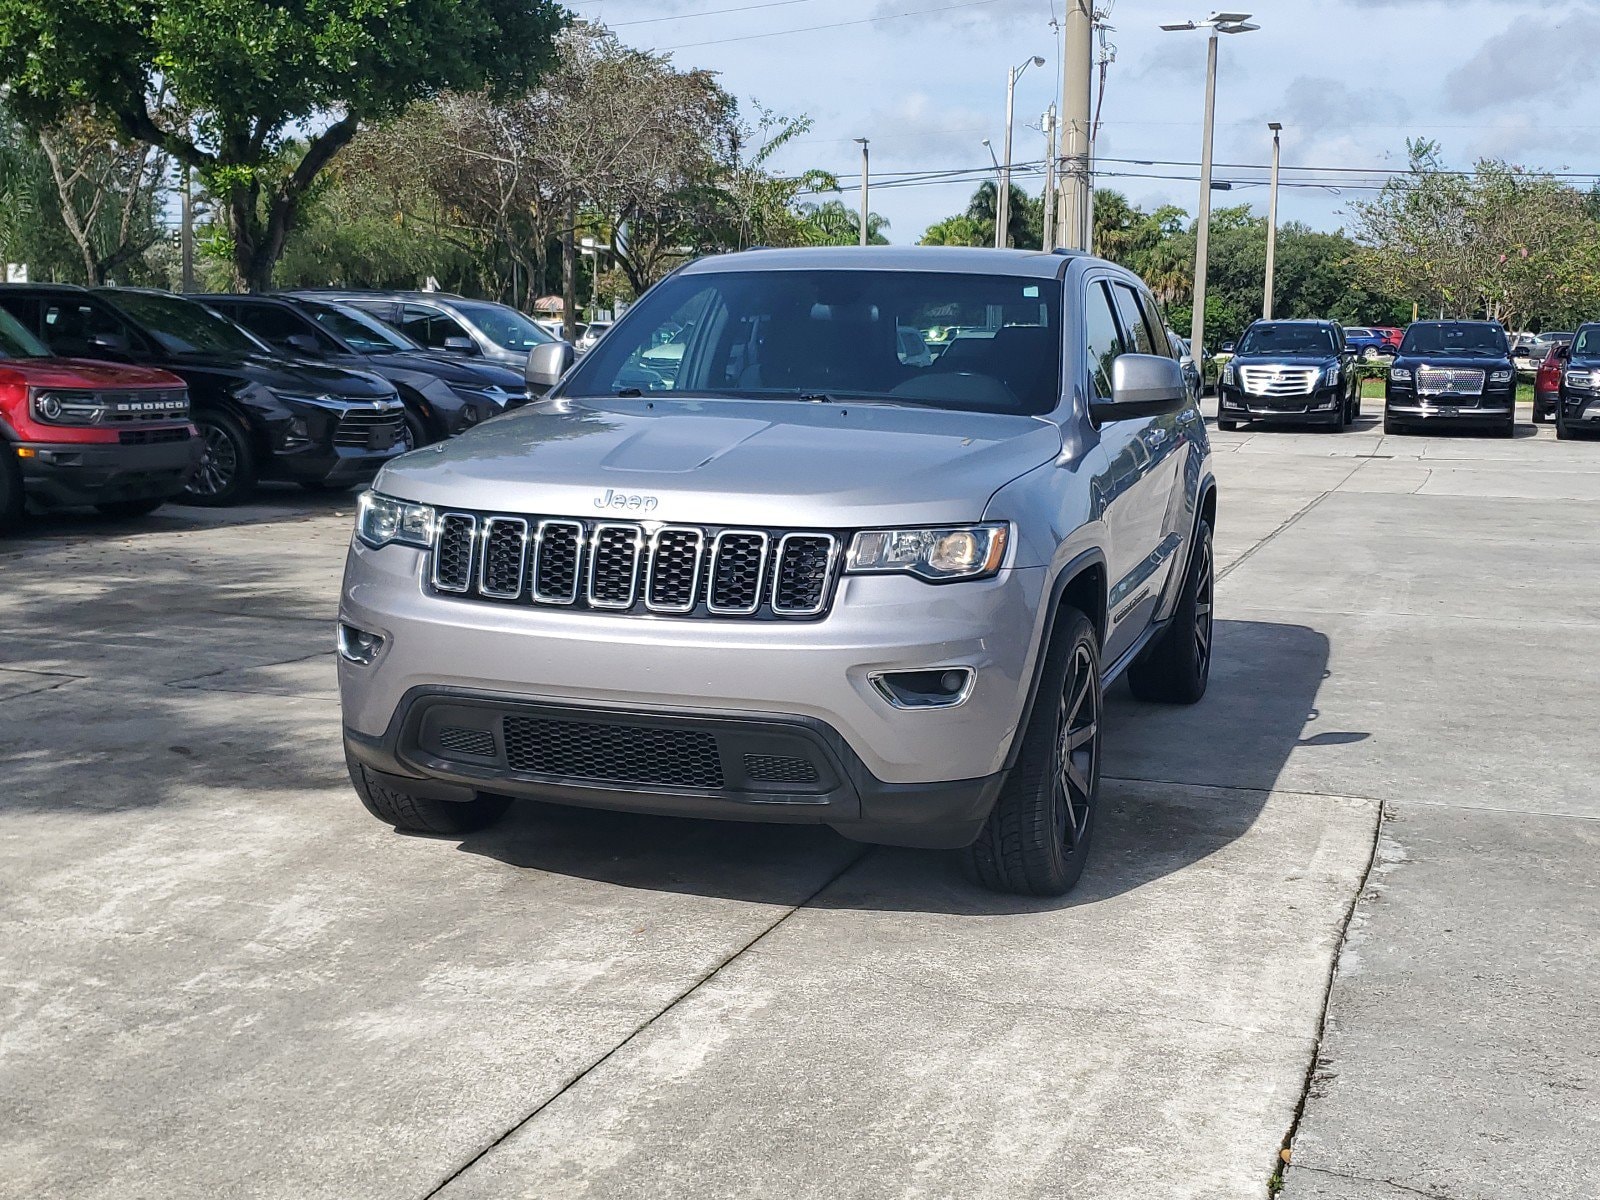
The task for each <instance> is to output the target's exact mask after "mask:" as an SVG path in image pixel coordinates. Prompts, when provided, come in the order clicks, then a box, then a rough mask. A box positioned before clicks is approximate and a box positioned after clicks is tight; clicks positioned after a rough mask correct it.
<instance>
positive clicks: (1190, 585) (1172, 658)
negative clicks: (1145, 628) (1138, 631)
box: [1128, 518, 1216, 704]
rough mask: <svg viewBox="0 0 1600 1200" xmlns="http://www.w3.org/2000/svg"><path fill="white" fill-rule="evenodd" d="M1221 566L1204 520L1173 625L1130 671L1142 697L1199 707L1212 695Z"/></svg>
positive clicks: (1136, 692) (1131, 683) (1135, 690)
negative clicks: (1215, 606) (1214, 610)
mask: <svg viewBox="0 0 1600 1200" xmlns="http://www.w3.org/2000/svg"><path fill="white" fill-rule="evenodd" d="M1215 563H1216V560H1215V556H1214V555H1213V553H1212V549H1211V525H1210V523H1209V522H1207V521H1206V520H1205V519H1204V518H1201V520H1200V526H1199V528H1198V529H1197V530H1196V531H1195V543H1194V549H1193V550H1192V551H1191V552H1190V554H1189V566H1188V569H1187V572H1186V573H1185V575H1184V578H1183V592H1182V594H1181V595H1180V596H1179V597H1178V607H1177V609H1176V610H1175V611H1174V612H1173V614H1172V623H1171V624H1170V625H1168V626H1167V628H1166V631H1165V632H1164V633H1162V635H1161V636H1160V637H1159V638H1157V639H1156V640H1155V641H1154V642H1153V643H1151V645H1150V646H1149V647H1148V648H1147V649H1146V650H1145V652H1144V653H1143V654H1141V655H1140V656H1139V657H1138V658H1137V659H1135V660H1134V662H1133V665H1132V666H1131V667H1129V668H1128V686H1129V687H1131V688H1132V689H1133V694H1134V695H1135V696H1137V697H1138V698H1139V699H1141V700H1149V701H1153V702H1155V703H1157V704H1193V703H1195V702H1196V701H1197V700H1199V699H1200V697H1202V696H1204V695H1205V694H1206V684H1207V683H1208V682H1210V679H1211V634H1212V629H1213V623H1212V607H1213V603H1214V597H1215V593H1216V570H1215Z"/></svg>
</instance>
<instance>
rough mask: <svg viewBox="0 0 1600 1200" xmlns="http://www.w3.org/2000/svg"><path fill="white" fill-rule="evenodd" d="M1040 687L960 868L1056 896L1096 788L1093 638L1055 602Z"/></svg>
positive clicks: (992, 885) (1079, 617)
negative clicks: (1012, 759) (1057, 612)
mask: <svg viewBox="0 0 1600 1200" xmlns="http://www.w3.org/2000/svg"><path fill="white" fill-rule="evenodd" d="M1048 653H1049V657H1048V658H1047V660H1046V662H1045V669H1044V675H1043V677H1042V678H1041V680H1040V682H1039V694H1038V696H1037V697H1036V698H1035V700H1034V703H1033V710H1032V712H1030V713H1029V714H1028V724H1027V728H1026V729H1025V730H1024V731H1023V733H1022V748H1021V751H1020V753H1019V754H1018V757H1017V763H1016V766H1015V767H1013V768H1012V770H1011V773H1010V774H1009V775H1008V776H1007V777H1006V782H1005V786H1004V787H1003V788H1001V790H1000V796H999V798H998V799H997V800H996V801H995V804H994V808H993V810H991V811H990V813H989V819H988V821H987V822H985V824H984V827H983V832H982V833H980V834H979V835H978V840H977V841H975V842H974V843H973V844H972V845H971V846H969V847H968V848H967V849H966V850H964V851H963V852H962V854H963V856H964V866H965V868H966V871H967V874H968V875H969V876H970V877H971V878H972V879H973V880H974V881H975V882H977V883H979V884H981V885H982V886H984V887H986V888H988V889H990V890H991V891H996V892H1010V893H1014V894H1016V895H1022V896H1061V895H1064V894H1066V893H1067V892H1069V891H1071V890H1072V888H1073V886H1074V885H1075V884H1076V883H1077V882H1078V879H1079V877H1080V876H1081V875H1082V874H1083V867H1084V864H1085V863H1086V862H1087V861H1088V858H1089V842H1090V838H1091V836H1092V834H1093V832H1094V816H1095V810H1096V808H1097V807H1098V799H1099V791H1100V746H1101V735H1100V727H1101V719H1102V713H1103V710H1104V697H1103V695H1102V693H1101V689H1100V636H1099V634H1098V633H1097V632H1096V631H1095V628H1094V626H1093V624H1091V623H1090V621H1089V618H1088V617H1086V616H1084V614H1083V613H1081V612H1079V611H1077V610H1076V609H1063V610H1062V613H1061V617H1060V620H1059V621H1058V622H1057V627H1056V632H1055V636H1054V637H1053V638H1052V639H1051V642H1050V649H1049V652H1048Z"/></svg>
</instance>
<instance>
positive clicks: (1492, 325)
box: [1410, 318, 1505, 330]
mask: <svg viewBox="0 0 1600 1200" xmlns="http://www.w3.org/2000/svg"><path fill="white" fill-rule="evenodd" d="M1432 325H1482V326H1485V327H1486V328H1489V329H1500V330H1503V329H1504V328H1505V326H1503V325H1501V324H1500V322H1499V321H1474V320H1472V319H1471V318H1463V319H1461V320H1459V321H1452V320H1444V321H1413V322H1411V326H1410V328H1412V329H1425V328H1427V327H1429V326H1432Z"/></svg>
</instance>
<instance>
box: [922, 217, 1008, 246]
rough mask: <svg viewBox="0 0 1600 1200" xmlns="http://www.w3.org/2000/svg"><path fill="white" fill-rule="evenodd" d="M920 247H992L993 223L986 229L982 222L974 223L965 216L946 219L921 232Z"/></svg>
mask: <svg viewBox="0 0 1600 1200" xmlns="http://www.w3.org/2000/svg"><path fill="white" fill-rule="evenodd" d="M918 244H919V245H922V246H992V245H994V223H993V222H992V221H991V222H990V223H989V226H988V228H985V227H984V224H983V222H982V221H975V220H973V219H972V218H971V217H969V216H967V215H966V214H964V213H963V214H962V215H960V216H955V217H946V218H945V219H944V220H942V221H939V222H937V223H936V224H933V225H929V226H928V228H927V229H925V230H923V233H922V238H921V240H920V241H919V242H918Z"/></svg>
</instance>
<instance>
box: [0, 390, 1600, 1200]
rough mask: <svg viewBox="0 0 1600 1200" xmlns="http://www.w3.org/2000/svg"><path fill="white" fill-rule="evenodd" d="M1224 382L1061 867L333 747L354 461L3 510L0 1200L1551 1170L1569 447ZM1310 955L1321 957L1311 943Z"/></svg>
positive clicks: (1491, 1191) (1568, 754)
mask: <svg viewBox="0 0 1600 1200" xmlns="http://www.w3.org/2000/svg"><path fill="white" fill-rule="evenodd" d="M1521 433H1522V435H1523V436H1521V437H1519V438H1518V439H1516V440H1515V441H1511V442H1496V441H1487V440H1482V439H1476V438H1455V437H1441V438H1426V439H1424V438H1388V437H1384V436H1383V435H1382V434H1381V433H1380V432H1378V431H1377V430H1376V429H1375V428H1374V426H1373V423H1372V421H1371V420H1370V419H1368V420H1366V421H1364V422H1363V423H1362V426H1361V427H1360V428H1359V429H1357V430H1356V431H1353V432H1350V433H1346V434H1343V435H1332V434H1326V433H1315V432H1305V433H1301V432H1292V431H1266V432H1258V431H1254V430H1252V429H1249V428H1247V429H1246V430H1244V431H1242V432H1240V433H1235V434H1214V441H1215V445H1216V449H1217V463H1218V473H1219V476H1220V480H1221V483H1222V486H1223V489H1224V490H1223V499H1222V507H1221V514H1220V519H1219V528H1218V533H1217V537H1218V565H1219V569H1220V571H1221V572H1222V575H1221V578H1220V581H1219V587H1218V604H1219V612H1220V613H1221V615H1222V621H1221V624H1220V625H1219V628H1218V631H1217V639H1216V645H1217V659H1216V662H1215V666H1214V672H1213V683H1212V690H1211V693H1210V695H1209V696H1208V697H1207V699H1206V700H1205V701H1204V702H1203V703H1202V704H1200V705H1198V706H1196V707H1194V708H1192V709H1161V708H1157V707H1153V706H1146V705H1141V704H1138V703H1136V702H1134V701H1133V700H1132V699H1131V698H1129V697H1128V696H1127V695H1126V694H1125V693H1124V692H1123V691H1122V689H1118V694H1117V695H1116V696H1115V697H1114V698H1113V703H1112V705H1111V710H1110V721H1111V725H1112V727H1113V730H1114V733H1113V734H1112V736H1111V740H1110V744H1109V746H1108V748H1107V759H1106V762H1105V771H1106V774H1107V778H1106V780H1105V783H1104V788H1103V803H1104V809H1103V812H1102V814H1101V824H1100V826H1099V829H1098V832H1097V845H1096V853H1095V856H1094V858H1093V859H1092V861H1091V865H1090V867H1089V870H1088V872H1087V874H1086V875H1085V878H1084V881H1083V883H1082V885H1081V886H1080V888H1079V889H1078V891H1076V892H1075V893H1073V894H1072V895H1071V896H1069V897H1067V898H1065V899H1064V900H1059V901H1050V902H1043V901H1027V902H1024V901H1020V900H1017V899H1015V898H1003V897H996V896H991V895H987V894H983V893H979V892H975V891H974V890H972V889H971V888H970V887H969V886H968V885H967V884H966V883H965V882H963V881H962V880H961V878H960V877H959V875H957V874H956V873H955V872H954V871H953V870H952V869H951V866H950V864H949V863H948V861H947V860H945V859H944V858H942V857H940V856H936V855H931V854H922V853H917V852H912V851H899V850H887V849H873V848H868V847H862V846H858V845H855V844H852V843H849V842H846V841H844V840H843V839H840V838H838V837H836V836H835V835H833V834H831V833H829V832H827V831H822V830H805V829H798V828H786V827H754V826H740V825H727V824H714V823H695V822H688V821H675V820H668V819H663V818H649V817H641V816H627V815H615V814H604V813H591V812H581V811H573V810H563V809H558V808H547V807H540V806H534V805H527V806H523V807H521V808H519V809H517V810H515V811H514V812H513V814H512V815H511V817H510V818H509V819H508V821H507V822H506V823H505V824H504V825H503V826H502V827H500V828H497V829H496V830H494V831H491V832H489V833H484V834H475V835H472V836H471V837H468V838H466V839H459V838H458V839H433V838H419V837H403V836H400V835H397V834H395V833H393V832H392V831H391V830H389V829H388V828H387V827H385V826H383V825H380V824H379V823H377V822H375V821H374V820H372V819H371V818H370V817H369V816H368V815H367V814H366V813H365V812H364V811H363V810H362V809H361V808H360V805H359V804H358V803H357V801H356V800H355V797H354V795H353V794H352V793H351V791H350V789H349V785H348V782H347V781H346V780H345V778H344V775H343V764H342V761H341V758H340V753H339V738H338V711H337V702H336V698H335V689H334V680H333V664H332V655H331V652H330V642H331V619H332V616H333V612H334V608H335V604H336V599H337V587H338V574H339V568H340V563H341V559H342V553H343V546H344V543H345V541H346V540H347V537H348V530H349V524H350V515H351V504H352V498H351V497H349V496H343V497H327V496H304V495H302V494H300V493H297V492H291V491H286V490H280V491H266V492H264V493H263V494H262V496H261V498H260V500H259V501H258V502H257V503H256V504H254V505H252V506H251V507H250V508H249V509H247V510H236V511H235V512H233V513H231V514H227V515H221V514H217V513H211V512H204V511H201V510H192V509H182V508H172V509H168V510H163V512H162V513H161V514H158V515H157V516H155V517H152V518H150V519H148V520H146V521H143V522H126V523H108V522H105V521H102V520H96V519H91V518H87V517H71V516H67V517H55V518H51V519H50V520H49V521H48V522H39V523H37V524H36V525H35V526H34V527H33V528H32V529H31V530H30V531H29V532H28V533H27V534H25V535H24V536H22V537H20V538H18V539H15V540H13V541H11V542H8V543H5V544H4V545H0V579H3V580H4V587H3V589H0V772H3V774H0V780H3V781H4V782H3V783H0V878H3V880H4V882H5V886H4V888H3V889H0V923H3V925H0V927H3V928H4V930H5V931H6V936H5V937H4V938H3V939H0V1196H6V1197H13V1196H14V1197H19V1198H21V1197H29V1198H32V1197H42V1196H71V1197H107V1198H110V1197H117V1198H119V1200H122V1198H128V1197H163V1198H166V1197H188V1196H195V1197H201V1196H205V1197H210V1196H217V1195H240V1196H245V1195H248V1196H268V1197H286V1198H287V1197H296V1198H299V1197H314V1196H328V1197H335V1196H337V1197H396V1196H401V1197H406V1196H409V1197H426V1196H431V1195H442V1196H447V1197H451V1198H454V1200H460V1198H463V1197H490V1196H493V1197H502V1196H527V1197H553V1196H562V1197H565V1196H590V1197H631V1196H638V1197H674V1196H684V1197H688V1196H696V1197H699V1196H712V1195H730V1196H732V1195H737V1196H771V1197H812V1196H815V1197H839V1196H850V1197H854V1196H859V1197H882V1196H926V1197H942V1196H956V1195H961V1196H973V1197H989V1196H993V1197H1008V1198H1009V1197H1032V1196H1038V1197H1046V1196H1049V1197H1084V1198H1091V1197H1092V1198H1100V1197H1110V1198H1121V1197H1129V1198H1132V1197H1141V1198H1143V1197H1150V1196H1161V1197H1196V1198H1201V1197H1206V1198H1209V1197H1227V1198H1233V1197H1254V1196H1266V1195H1268V1192H1269V1186H1276V1185H1275V1184H1271V1183H1269V1179H1270V1177H1271V1176H1272V1174H1273V1172H1274V1170H1275V1169H1276V1167H1277V1164H1278V1163H1279V1151H1280V1149H1281V1148H1282V1147H1283V1145H1284V1144H1285V1141H1286V1139H1287V1140H1289V1142H1290V1143H1291V1149H1292V1154H1293V1162H1294V1165H1293V1166H1292V1167H1290V1168H1289V1169H1288V1171H1287V1173H1286V1177H1285V1179H1284V1180H1283V1186H1284V1187H1285V1188H1286V1190H1287V1194H1288V1195H1289V1196H1290V1197H1291V1198H1293V1200H1302V1198H1305V1197H1312V1198H1323V1200H1326V1198H1334V1197H1336V1198H1341V1200H1343V1198H1349V1197H1359V1198H1367V1197H1372V1198H1389V1197H1398V1196H1408V1195H1416V1194H1422V1195H1428V1196H1434V1197H1444V1198H1446V1200H1478V1198H1479V1197H1482V1198H1485V1200H1487V1198H1488V1197H1503V1196H1506V1195H1521V1194H1536V1195H1540V1196H1554V1197H1565V1196H1572V1197H1579V1196H1593V1195H1595V1194H1600V1164H1597V1163H1596V1161H1595V1160H1594V1158H1593V1152H1592V1148H1593V1146H1594V1145H1596V1144H1600V1109H1597V1104H1596V1099H1595V1097H1596V1095H1597V1094H1600V1058H1597V1057H1596V1054H1595V1051H1594V1037H1593V1030H1594V1029H1595V1028H1596V1027H1597V1026H1600V961H1597V952H1596V949H1595V938H1594V923H1595V917H1594V914H1595V912H1596V911H1597V908H1600V906H1597V905H1596V903H1595V901H1596V887H1595V883H1594V872H1593V864H1594V862H1595V861H1596V855H1595V851H1596V841H1597V832H1596V831H1597V829H1600V826H1597V825H1596V821H1595V819H1596V817H1597V816H1600V796H1597V794H1596V791H1595V788H1594V785H1593V780H1594V779H1595V778H1596V774H1597V768H1600V741H1597V740H1596V739H1594V738H1593V737H1592V736H1590V734H1589V731H1588V726H1589V725H1591V724H1592V722H1590V721H1589V720H1588V719H1587V712H1586V707H1585V705H1586V704H1592V701H1593V696H1594V694H1595V691H1596V689H1595V686H1594V665H1593V664H1594V663H1595V662H1596V651H1597V650H1600V601H1597V600H1596V596H1597V595H1600V552H1597V551H1600V545H1597V543H1600V525H1597V524H1596V523H1595V522H1594V521H1593V520H1592V518H1587V519H1586V514H1592V513H1593V511H1594V508H1593V501H1594V500H1595V499H1596V490H1597V488H1596V481H1597V480H1600V445H1594V444H1583V443H1560V444H1558V443H1556V442H1555V441H1554V439H1553V437H1552V435H1551V434H1550V432H1549V431H1548V429H1541V430H1539V432H1538V433H1537V435H1535V434H1534V433H1533V430H1532V427H1531V426H1524V427H1523V428H1522V430H1521ZM1330 984H1331V989H1330Z"/></svg>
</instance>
